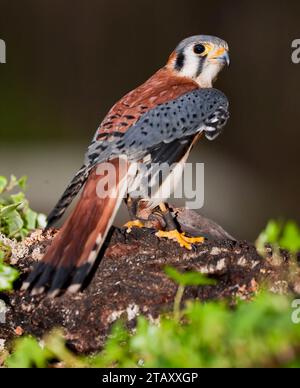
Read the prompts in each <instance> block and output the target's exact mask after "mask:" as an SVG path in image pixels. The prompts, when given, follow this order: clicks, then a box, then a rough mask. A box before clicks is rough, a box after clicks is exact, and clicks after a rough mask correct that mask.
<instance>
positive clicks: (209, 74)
mask: <svg viewBox="0 0 300 388" xmlns="http://www.w3.org/2000/svg"><path fill="white" fill-rule="evenodd" d="M221 67H222V65H221V64H220V63H217V62H216V63H209V64H207V65H206V66H204V68H203V69H202V72H201V74H200V75H199V77H198V78H197V79H196V81H197V83H198V84H199V86H201V87H202V88H211V87H212V83H213V81H214V79H215V78H216V77H217V75H218V73H219V71H220V70H221Z"/></svg>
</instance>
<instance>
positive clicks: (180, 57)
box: [175, 52, 185, 71]
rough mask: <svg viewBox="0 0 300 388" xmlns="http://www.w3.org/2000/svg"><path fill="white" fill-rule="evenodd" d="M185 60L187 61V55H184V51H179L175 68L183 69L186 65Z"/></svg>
mask: <svg viewBox="0 0 300 388" xmlns="http://www.w3.org/2000/svg"><path fill="white" fill-rule="evenodd" d="M184 61H185V56H184V54H183V52H180V53H178V55H177V59H176V63H175V69H176V70H177V71H180V70H182V68H183V66H184Z"/></svg>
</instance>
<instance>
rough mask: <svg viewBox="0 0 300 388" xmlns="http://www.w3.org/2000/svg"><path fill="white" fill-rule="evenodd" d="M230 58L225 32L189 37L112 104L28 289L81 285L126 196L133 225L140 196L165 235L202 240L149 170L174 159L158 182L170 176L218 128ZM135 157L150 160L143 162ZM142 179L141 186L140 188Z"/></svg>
mask: <svg viewBox="0 0 300 388" xmlns="http://www.w3.org/2000/svg"><path fill="white" fill-rule="evenodd" d="M226 64H227V65H228V64H229V54H228V45H227V43H226V42H225V41H224V40H222V39H219V38H216V37H213V36H206V35H199V36H193V37H189V38H187V39H185V40H183V41H182V42H181V43H180V44H179V45H178V46H177V47H176V49H175V51H174V52H173V53H172V54H171V56H170V58H169V60H168V62H167V64H166V65H165V66H164V67H163V68H161V69H160V70H158V71H157V72H156V73H155V74H154V75H153V76H152V77H151V78H150V79H148V80H147V81H146V82H145V83H144V84H143V85H141V86H139V87H137V88H136V89H134V90H133V91H131V92H130V93H128V94H127V95H126V96H125V97H123V98H122V99H121V100H120V101H119V102H117V103H116V104H115V105H114V106H113V107H112V108H111V110H110V111H109V112H108V114H107V116H106V117H105V119H104V120H103V122H102V123H101V124H100V126H99V128H98V130H97V132H96V134H95V137H94V139H93V141H92V143H91V145H90V147H89V148H88V151H87V153H86V156H85V160H84V164H83V166H82V167H81V168H80V170H79V171H78V173H77V174H76V176H75V177H74V178H73V180H72V182H71V183H70V184H69V186H68V187H67V189H66V190H65V192H64V194H63V196H62V197H61V199H60V200H59V202H58V203H57V205H56V207H55V208H54V210H53V211H52V212H51V213H50V215H49V217H48V227H50V226H52V225H53V224H54V223H55V222H56V221H57V220H58V219H60V218H61V217H62V216H63V214H64V212H65V210H66V208H67V207H68V206H69V205H70V203H71V202H72V200H73V199H74V197H75V196H76V195H77V193H78V192H79V191H80V190H81V188H82V187H83V191H82V194H81V198H80V200H79V202H78V204H77V206H76V208H75V210H74V211H73V213H72V214H71V216H70V217H69V218H68V219H67V221H66V222H65V223H64V225H63V227H62V229H61V230H60V231H59V233H58V234H57V235H56V237H55V238H54V240H53V242H52V244H51V246H50V247H49V248H48V250H47V251H46V253H45V255H44V258H43V259H42V261H41V262H39V263H38V264H37V265H36V267H35V268H34V269H33V271H32V272H31V273H30V274H29V276H28V278H27V279H26V281H25V282H24V284H23V289H31V290H32V293H33V294H40V293H43V292H45V291H47V292H48V294H49V295H51V296H55V295H57V294H58V293H59V292H60V291H61V290H64V289H68V290H69V291H70V292H76V291H78V290H80V288H81V287H82V284H83V282H84V280H85V279H86V277H87V275H88V274H89V272H90V270H91V269H92V267H93V265H94V263H95V260H96V258H97V256H98V253H99V251H100V249H101V247H102V246H103V243H104V241H105V238H106V236H107V233H108V231H109V229H110V227H111V226H112V223H113V220H114V218H115V216H116V213H117V211H118V208H119V207H120V205H121V202H122V200H123V199H124V198H127V200H126V202H127V205H128V207H129V210H130V214H131V216H132V221H131V222H129V223H128V224H127V226H128V228H129V229H130V228H131V227H133V226H142V225H143V220H141V219H138V220H134V218H135V217H136V214H135V213H136V208H137V204H140V203H141V202H142V203H143V206H144V209H146V210H147V211H148V214H151V212H152V211H154V210H155V209H157V210H158V211H159V212H160V214H161V215H162V217H163V218H164V220H165V224H166V228H165V230H161V231H158V232H157V236H158V237H159V238H170V239H173V240H175V241H177V242H178V243H179V244H180V245H181V246H183V247H186V248H187V249H191V247H192V244H194V243H201V242H202V241H203V237H187V236H186V235H185V234H184V233H181V232H180V230H178V227H177V225H176V223H175V221H174V219H173V218H172V215H171V212H170V211H169V209H168V207H167V205H166V204H165V202H164V201H163V200H159V199H157V198H156V199H153V198H150V197H149V185H151V183H149V182H152V181H151V180H149V179H148V178H149V176H150V172H151V170H152V166H153V164H156V165H157V164H162V163H168V164H169V165H170V166H171V165H172V166H173V165H174V166H175V167H174V168H173V169H171V170H170V174H169V176H168V177H167V179H165V180H164V181H162V182H160V183H159V186H162V185H164V184H166V181H167V180H168V178H170V176H171V175H172V174H174V171H175V170H176V169H177V170H178V169H179V170H180V171H181V170H182V168H183V165H184V162H185V161H186V159H187V157H188V155H189V152H190V150H191V148H192V147H193V145H194V144H195V142H196V141H197V140H198V139H199V138H200V137H201V136H202V135H205V136H206V137H207V138H208V139H210V140H213V139H215V138H216V137H217V136H218V135H219V133H220V132H221V130H222V128H223V126H224V125H225V123H226V121H227V119H228V116H229V114H228V100H227V98H226V97H225V95H224V94H223V93H221V92H220V91H218V90H217V89H213V88H212V84H213V81H214V80H215V79H216V77H217V75H218V73H219V72H220V70H221V69H222V68H223V67H224V66H225V65H226ZM108 163H109V166H111V167H112V168H113V171H114V174H112V175H114V180H112V182H110V181H109V179H110V178H109V177H108V173H107V172H105V171H106V169H107V164H108ZM137 163H140V164H142V165H143V166H144V167H145V168H144V169H142V170H140V169H137V168H136V167H134V166H135V165H136V164H137ZM176 163H177V164H176ZM141 171H142V172H141ZM177 173H178V171H177ZM137 182H138V183H139V186H140V187H141V191H140V192H139V195H138V196H136V190H135V189H136V186H137V184H136V183H137ZM105 189H106V190H105ZM101 190H102V191H101ZM104 191H106V193H105V195H104Z"/></svg>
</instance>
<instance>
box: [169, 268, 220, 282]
mask: <svg viewBox="0 0 300 388" xmlns="http://www.w3.org/2000/svg"><path fill="white" fill-rule="evenodd" d="M165 273H166V274H167V275H168V276H169V278H171V279H172V280H174V281H175V282H176V283H178V284H180V285H182V286H207V285H215V284H216V281H215V280H213V279H209V278H207V277H206V276H205V275H202V274H201V273H199V272H192V271H191V272H185V273H180V272H178V271H177V270H176V269H175V268H173V267H166V268H165Z"/></svg>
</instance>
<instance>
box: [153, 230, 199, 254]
mask: <svg viewBox="0 0 300 388" xmlns="http://www.w3.org/2000/svg"><path fill="white" fill-rule="evenodd" d="M156 236H157V237H159V238H167V239H169V240H174V241H176V242H178V244H179V245H180V246H181V247H183V248H186V249H188V250H191V249H192V245H193V244H200V243H203V242H204V237H187V236H186V235H185V233H180V232H179V231H178V230H171V231H163V230H160V231H159V232H157V233H156Z"/></svg>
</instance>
